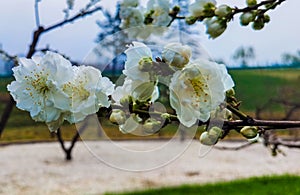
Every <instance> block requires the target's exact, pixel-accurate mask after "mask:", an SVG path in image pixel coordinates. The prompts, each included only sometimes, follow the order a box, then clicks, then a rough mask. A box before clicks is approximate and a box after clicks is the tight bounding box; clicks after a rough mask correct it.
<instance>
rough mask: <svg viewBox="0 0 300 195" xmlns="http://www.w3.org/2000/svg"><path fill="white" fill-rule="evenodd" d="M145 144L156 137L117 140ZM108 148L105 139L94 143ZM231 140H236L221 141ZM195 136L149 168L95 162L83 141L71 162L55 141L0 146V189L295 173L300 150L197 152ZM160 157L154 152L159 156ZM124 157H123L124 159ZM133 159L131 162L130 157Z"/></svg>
mask: <svg viewBox="0 0 300 195" xmlns="http://www.w3.org/2000/svg"><path fill="white" fill-rule="evenodd" d="M141 143H142V144H143V145H145V146H147V145H151V144H153V143H154V144H161V142H158V141H156V142H155V141H144V142H137V141H123V142H120V145H123V144H124V145H126V146H131V145H132V146H133V147H134V145H136V144H141ZM93 144H94V145H98V147H99V148H101V151H102V152H103V154H107V155H108V154H111V155H113V152H114V151H112V150H111V149H110V144H109V142H105V141H103V142H98V143H93ZM224 144H227V145H231V146H232V145H233V144H236V143H224ZM199 147H200V144H199V143H198V142H197V141H194V142H193V143H192V144H191V145H190V147H189V148H188V149H187V151H185V153H184V154H182V155H181V156H180V157H179V158H177V159H176V160H175V161H173V162H172V163H169V164H168V165H166V166H163V167H161V168H158V169H155V170H153V171H148V172H138V173H136V172H128V171H121V170H117V169H114V168H111V167H109V166H107V165H106V164H104V163H102V162H99V161H98V160H97V159H96V158H95V157H94V156H93V155H91V153H90V152H89V151H88V150H87V148H86V147H85V145H84V144H83V143H77V145H76V147H75V149H74V151H73V152H74V153H73V155H74V159H73V161H72V162H66V161H65V160H64V154H63V153H62V151H61V149H60V147H59V145H58V143H42V144H25V145H11V146H5V147H3V146H2V147H0V194H102V193H103V192H106V191H122V190H132V189H141V188H147V187H160V186H166V185H178V184H182V183H205V182H215V181H224V180H232V179H236V178H243V177H249V176H260V175H268V174H283V173H293V174H298V175H300V164H299V162H300V150H292V149H286V150H284V151H286V154H287V156H286V157H284V156H282V155H279V156H278V157H275V158H274V157H272V156H271V155H270V153H269V151H268V150H267V149H266V148H264V147H263V146H262V145H259V144H258V145H255V146H252V147H249V148H247V149H244V150H241V151H219V150H215V149H213V150H212V151H210V152H209V153H208V154H207V155H206V156H205V157H202V158H199V156H198V152H199ZM157 155H163V154H160V153H158V154H157ZM158 157H159V156H158ZM124 163H128V162H126V160H124ZM131 163H132V162H131Z"/></svg>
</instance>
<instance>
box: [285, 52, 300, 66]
mask: <svg viewBox="0 0 300 195" xmlns="http://www.w3.org/2000/svg"><path fill="white" fill-rule="evenodd" d="M281 58H282V62H283V63H284V64H287V65H298V66H300V50H298V51H297V52H296V54H290V53H284V54H282V56H281Z"/></svg>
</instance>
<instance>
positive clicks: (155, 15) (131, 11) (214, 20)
mask: <svg viewBox="0 0 300 195" xmlns="http://www.w3.org/2000/svg"><path fill="white" fill-rule="evenodd" d="M246 4H247V6H248V7H254V6H256V5H257V1H256V0H246ZM273 6H274V5H273V4H272V3H270V4H266V5H265V9H258V8H257V9H253V10H252V9H249V11H244V10H238V9H237V8H236V7H230V6H228V5H226V4H222V5H218V6H217V2H216V1H215V0H196V1H195V2H193V3H191V4H190V5H189V10H188V11H189V14H188V16H187V17H179V18H180V19H185V21H186V23H187V24H189V25H192V24H194V23H195V22H197V21H203V23H204V24H205V25H206V33H207V34H208V35H209V36H210V38H213V39H214V38H217V37H219V36H220V35H221V34H222V33H223V32H224V31H225V30H226V28H227V23H228V22H230V21H231V20H232V19H233V16H234V15H235V14H236V13H239V12H243V13H242V14H241V16H240V23H241V25H243V26H246V25H248V24H250V23H252V28H253V29H254V30H261V29H262V28H263V27H264V25H265V23H268V22H269V21H270V17H269V16H268V15H267V14H266V13H265V12H266V11H268V10H269V9H272V7H273ZM177 14H180V7H179V6H173V8H172V7H171V3H170V1H169V0H149V1H148V3H147V8H144V7H142V6H141V5H140V3H139V0H123V2H122V3H121V7H120V18H121V20H122V23H121V26H120V28H121V29H124V30H125V29H126V30H127V34H128V35H129V36H130V37H134V38H137V37H139V38H144V39H145V38H147V37H148V36H149V35H150V34H151V33H161V32H163V31H164V29H163V28H158V27H167V26H169V25H170V24H171V23H172V21H173V20H174V19H179V18H178V17H177ZM133 27H134V28H133Z"/></svg>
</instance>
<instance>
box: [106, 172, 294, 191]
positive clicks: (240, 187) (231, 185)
mask: <svg viewBox="0 0 300 195" xmlns="http://www.w3.org/2000/svg"><path fill="white" fill-rule="evenodd" d="M113 194H114V195H156V194H163V195H181V194H185V195H198V194H203V195H206V194H213V195H228V194H230V195H241V194H247V195H283V194H284V195H295V194H300V177H299V176H290V175H283V176H269V177H253V178H249V179H242V180H234V181H231V182H221V183H215V184H206V185H199V184H195V185H182V186H178V187H166V188H160V189H149V190H146V191H136V192H126V193H107V195H113Z"/></svg>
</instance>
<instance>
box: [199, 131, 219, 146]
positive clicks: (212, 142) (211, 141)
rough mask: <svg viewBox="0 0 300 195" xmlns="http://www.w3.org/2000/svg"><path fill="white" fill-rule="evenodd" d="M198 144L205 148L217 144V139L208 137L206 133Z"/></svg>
mask: <svg viewBox="0 0 300 195" xmlns="http://www.w3.org/2000/svg"><path fill="white" fill-rule="evenodd" d="M199 140H200V143H201V144H203V145H206V146H212V145H215V144H216V143H217V142H218V137H216V136H212V135H209V134H208V132H207V131H205V132H203V133H202V134H201V136H200V138H199Z"/></svg>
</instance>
